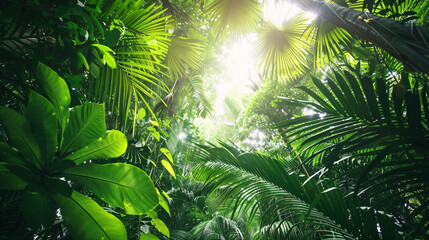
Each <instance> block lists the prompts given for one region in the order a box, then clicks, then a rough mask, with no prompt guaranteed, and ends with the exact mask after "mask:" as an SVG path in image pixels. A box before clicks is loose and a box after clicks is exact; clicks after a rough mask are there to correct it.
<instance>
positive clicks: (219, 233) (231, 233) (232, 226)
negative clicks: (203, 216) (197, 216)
mask: <svg viewBox="0 0 429 240" xmlns="http://www.w3.org/2000/svg"><path fill="white" fill-rule="evenodd" d="M192 235H193V239H196V240H211V239H212V240H215V239H231V240H244V237H243V233H242V232H241V231H240V229H239V228H238V226H237V223H236V222H235V221H233V220H231V219H228V218H226V217H223V216H215V217H214V218H212V219H210V220H208V221H205V222H202V223H200V224H198V225H197V226H195V227H194V228H193V229H192Z"/></svg>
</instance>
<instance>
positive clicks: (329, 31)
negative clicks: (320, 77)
mask: <svg viewBox="0 0 429 240" xmlns="http://www.w3.org/2000/svg"><path fill="white" fill-rule="evenodd" d="M305 31H306V32H305V35H304V38H307V39H308V40H309V41H310V42H311V43H312V45H314V61H313V62H314V63H315V65H316V68H317V69H320V68H322V69H324V68H325V63H328V64H329V63H331V62H334V57H336V56H338V55H340V54H342V52H343V49H344V48H346V47H348V46H350V45H351V44H352V43H353V37H352V36H351V35H350V34H349V33H348V32H347V31H345V30H344V29H341V28H338V27H335V26H334V25H332V24H331V23H329V22H326V21H324V20H323V19H318V18H316V19H314V20H313V21H312V22H311V23H310V24H309V25H308V26H307V29H306V30H305Z"/></svg>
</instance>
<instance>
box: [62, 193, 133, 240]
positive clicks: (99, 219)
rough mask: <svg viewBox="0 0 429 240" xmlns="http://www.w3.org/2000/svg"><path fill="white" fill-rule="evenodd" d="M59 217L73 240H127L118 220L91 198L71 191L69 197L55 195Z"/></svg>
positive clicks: (122, 226) (123, 228)
mask: <svg viewBox="0 0 429 240" xmlns="http://www.w3.org/2000/svg"><path fill="white" fill-rule="evenodd" d="M55 200H56V201H57V202H58V204H59V205H60V208H61V215H62V217H63V219H64V221H65V222H66V224H67V227H68V228H69V230H70V232H71V234H72V236H73V238H75V239H88V240H89V239H106V240H107V239H109V240H114V239H118V240H119V239H127V232H126V230H125V227H124V225H123V224H122V222H121V221H119V219H117V218H116V217H114V216H113V215H111V214H110V213H107V212H106V211H104V209H102V208H101V207H100V206H99V205H98V204H97V203H96V202H94V201H93V200H92V199H91V198H89V197H87V196H85V195H82V194H80V193H78V192H76V191H73V193H72V195H71V197H65V196H63V195H60V194H57V195H56V196H55Z"/></svg>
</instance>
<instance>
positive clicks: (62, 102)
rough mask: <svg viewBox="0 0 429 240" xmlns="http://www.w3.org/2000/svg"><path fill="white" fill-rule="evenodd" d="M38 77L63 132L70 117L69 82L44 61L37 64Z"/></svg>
mask: <svg viewBox="0 0 429 240" xmlns="http://www.w3.org/2000/svg"><path fill="white" fill-rule="evenodd" d="M36 74H37V77H38V78H39V79H40V81H41V83H42V86H43V89H45V91H46V94H47V95H48V97H49V99H50V100H51V102H52V104H53V105H54V107H55V113H56V114H57V116H58V119H59V121H60V126H61V129H62V133H63V132H64V128H65V126H66V124H67V119H68V118H69V106H70V100H71V99H70V92H69V88H68V86H67V83H66V82H65V81H64V79H62V78H61V77H60V76H58V74H57V73H56V72H55V71H54V70H52V69H51V68H49V67H48V66H46V65H45V64H43V63H39V65H38V66H37V72H36Z"/></svg>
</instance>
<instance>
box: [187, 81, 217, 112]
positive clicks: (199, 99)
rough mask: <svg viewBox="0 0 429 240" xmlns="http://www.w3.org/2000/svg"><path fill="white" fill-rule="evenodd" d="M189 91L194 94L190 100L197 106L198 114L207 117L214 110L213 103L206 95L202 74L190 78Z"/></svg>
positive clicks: (192, 104)
mask: <svg viewBox="0 0 429 240" xmlns="http://www.w3.org/2000/svg"><path fill="white" fill-rule="evenodd" d="M188 85H189V92H190V93H191V94H192V97H191V99H189V100H190V102H191V103H190V105H191V106H196V108H197V116H201V117H203V118H205V117H207V116H208V115H210V114H211V113H212V112H213V107H212V104H211V103H210V101H209V99H208V98H207V97H206V89H205V88H204V82H203V79H202V77H201V76H199V75H198V76H194V77H191V78H188Z"/></svg>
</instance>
